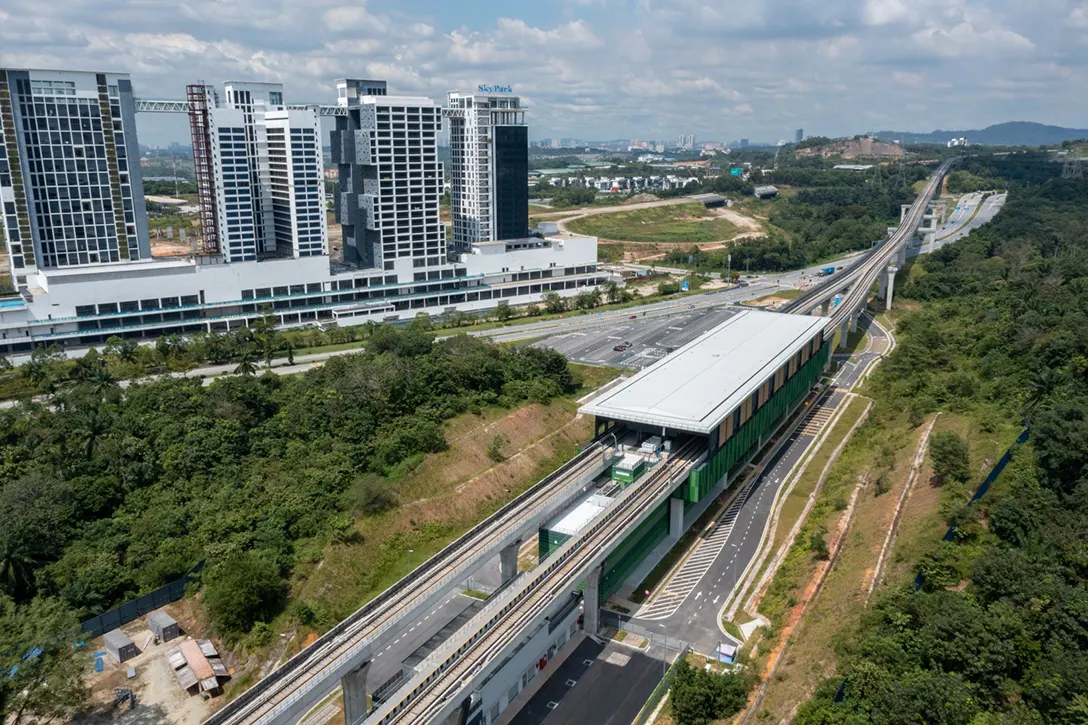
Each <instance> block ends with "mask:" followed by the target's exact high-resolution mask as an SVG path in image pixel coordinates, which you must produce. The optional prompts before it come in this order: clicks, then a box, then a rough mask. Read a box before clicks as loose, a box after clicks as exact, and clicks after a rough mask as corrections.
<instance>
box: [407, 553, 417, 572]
mask: <svg viewBox="0 0 1088 725" xmlns="http://www.w3.org/2000/svg"><path fill="white" fill-rule="evenodd" d="M415 552H416V550H415V549H409V550H408V573H409V574H411V573H412V554H414V553H415Z"/></svg>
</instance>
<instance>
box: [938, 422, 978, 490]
mask: <svg viewBox="0 0 1088 725" xmlns="http://www.w3.org/2000/svg"><path fill="white" fill-rule="evenodd" d="M929 459H930V461H931V462H932V464H933V473H934V475H935V476H936V477H937V480H939V481H941V482H942V483H944V482H948V481H958V482H960V483H966V482H967V481H968V480H970V478H971V460H970V452H969V450H968V448H967V441H965V440H964V439H963V438H962V437H961V436H960V435H958V434H957V433H954V432H952V431H939V432H937V433H934V434H933V435H932V436H931V437H930V439H929Z"/></svg>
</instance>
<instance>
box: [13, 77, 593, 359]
mask: <svg viewBox="0 0 1088 725" xmlns="http://www.w3.org/2000/svg"><path fill="white" fill-rule="evenodd" d="M0 79H2V80H3V86H0V139H2V141H3V143H2V145H0V151H3V155H2V156H0V161H2V162H3V163H2V165H0V201H2V202H3V205H2V207H0V209H2V211H3V214H2V216H0V218H2V219H3V223H4V229H5V240H6V241H7V243H8V249H9V250H10V251H11V252H12V254H11V255H10V257H9V258H10V259H11V260H12V261H11V265H12V272H13V274H14V276H15V279H16V282H17V284H18V286H19V294H17V295H14V296H7V297H4V298H3V299H0V354H11V353H25V352H27V351H29V350H32V349H33V348H34V347H36V346H38V345H50V344H53V343H58V344H61V345H100V344H103V343H105V342H106V341H107V340H108V339H109V338H111V337H113V336H121V337H124V338H127V339H147V338H153V337H156V336H158V335H164V334H181V335H189V334H196V333H199V332H208V333H214V332H226V331H229V330H233V329H236V328H238V327H241V326H245V325H247V324H249V323H250V322H252V321H253V320H255V319H257V318H258V317H260V316H263V315H266V314H269V312H271V314H272V315H274V317H275V319H276V323H277V324H279V325H284V326H288V327H290V326H297V325H314V324H320V325H322V326H327V325H357V324H362V323H366V322H393V321H396V320H407V319H410V318H412V317H414V316H416V315H418V314H420V313H423V314H428V315H449V314H453V313H454V312H459V311H464V312H476V311H484V310H487V309H490V308H494V307H495V306H496V305H520V304H530V303H537V302H539V301H540V299H541V296H542V295H543V294H544V293H546V292H552V291H554V292H556V293H557V294H560V295H565V296H569V295H576V294H578V293H579V292H580V291H582V290H583V289H585V288H587V287H596V286H599V285H601V284H603V283H604V282H605V280H606V276H605V274H604V273H603V272H602V271H601V270H599V269H598V264H597V241H596V239H594V238H593V237H586V236H581V235H577V234H570V233H558V230H557V229H556V228H555V227H554V226H551V227H547V226H543V225H542V228H541V229H540V230H539V231H540V232H541V234H539V235H536V236H533V237H528V228H527V227H528V224H527V220H526V217H527V213H528V209H527V195H528V190H527V183H526V177H527V168H526V166H527V159H526V155H527V150H526V136H525V131H526V129H525V127H524V126H523V125H522V126H518V125H517V124H514V123H511V124H507V123H495V124H493V125H489V126H488V127H487V128H486V133H487V134H488V137H487V138H485V139H477V141H479V142H480V143H485V144H488V150H489V152H490V153H491V157H492V160H491V161H490V163H491V164H492V166H493V167H494V168H495V169H496V171H495V172H493V173H492V174H491V178H490V179H488V181H490V182H491V183H492V184H493V185H494V186H495V189H492V190H489V191H488V193H489V194H490V195H491V198H492V200H494V199H496V198H498V199H504V198H505V199H507V203H508V205H509V206H504V205H503V204H502V203H499V204H498V205H497V206H494V208H493V210H492V212H491V213H492V215H493V221H492V225H493V226H492V235H501V236H506V237H516V238H512V239H510V238H508V239H497V240H495V241H492V240H490V239H488V240H485V241H479V242H476V243H472V244H469V245H468V246H467V247H466V248H462V249H457V250H447V247H446V234H445V227H444V225H443V224H442V222H441V220H440V218H439V210H438V207H439V196H440V195H441V193H442V186H443V168H442V164H441V163H439V161H438V152H437V135H438V133H439V132H440V130H441V128H442V122H443V121H442V109H441V107H440V106H439V105H438V104H436V103H435V102H433V101H432V100H431V99H428V98H416V97H396V96H389V95H387V93H386V85H385V82H384V81H365V80H355V79H345V80H341V81H339V82H338V84H337V86H338V93H339V98H338V99H337V103H336V104H335V105H290V106H289V105H286V104H285V103H284V99H283V92H282V89H281V87H280V86H279V84H267V83H248V82H247V83H237V82H232V83H228V84H227V86H226V88H225V91H224V92H219V91H217V90H216V89H215V88H212V87H210V86H207V85H204V84H203V83H198V84H193V85H190V86H188V87H187V89H186V95H185V99H184V100H170V101H144V100H138V99H134V98H133V97H132V89H131V86H130V85H129V84H128V82H127V80H126V79H124V78H122V77H118V76H114V75H100V74H93V73H90V74H88V73H67V72H66V73H59V72H48V73H47V72H37V71H29V72H28V71H10V70H3V69H0ZM9 81H10V83H9ZM73 98H74V99H85V100H84V101H79V100H76V101H73V100H71V99H73ZM501 102H502V103H505V104H506V108H505V110H504V111H503V112H502V113H506V112H509V111H514V112H516V111H519V110H520V109H517V108H510V106H509V104H510V102H511V99H510V98H502V99H501ZM39 106H40V107H39ZM24 107H25V108H24ZM486 107H488V108H489V107H490V102H488V104H487V106H486ZM497 108H503V106H501V105H497ZM126 109H127V110H126ZM137 111H144V112H165V113H185V114H186V115H187V116H188V119H189V124H190V131H191V136H192V139H193V162H194V170H195V180H196V186H197V191H198V196H199V198H200V205H199V213H198V214H199V215H198V216H197V217H195V218H194V219H193V220H192V222H193V223H195V224H196V225H198V226H199V234H198V235H197V236H198V238H199V239H200V245H201V246H200V249H199V250H194V251H197V253H191V254H180V255H179V254H171V255H169V256H165V255H163V256H156V257H154V258H152V257H151V254H150V246H151V245H150V243H149V239H148V235H147V231H146V229H147V227H146V220H145V219H144V216H145V213H144V204H143V197H142V188H141V186H142V185H141V184H140V179H139V173H138V168H139V165H138V163H137V162H136V158H137V156H136V153H137V149H138V145H137V143H136V137H135V124H134V123H133V113H134V112H137ZM502 113H500V116H499V118H498V120H499V121H501V120H503V118H504V117H503V116H502ZM518 115H520V114H518ZM320 116H327V117H330V118H335V121H336V130H335V131H333V133H332V136H331V139H330V141H331V145H332V158H333V163H334V164H335V165H336V169H337V174H338V176H339V179H340V185H341V189H340V191H341V193H340V194H338V195H337V196H336V198H335V200H334V201H335V207H336V214H337V219H338V220H339V221H340V222H341V223H342V228H343V232H344V248H343V258H342V259H339V258H338V255H337V254H336V253H335V250H332V249H330V248H329V244H328V230H327V220H326V212H325V194H324V179H323V169H322V153H321V137H320V125H319V120H320ZM521 117H522V118H523V116H521ZM111 129H112V132H111ZM477 130H478V131H479V130H481V129H477ZM508 136H509V137H508ZM129 159H131V160H132V161H133V165H132V167H130V166H129V165H128V161H129ZM465 172H466V173H467V169H466V170H465ZM460 173H461V172H458V173H455V174H454V181H453V183H454V185H456V186H458V187H459V188H464V187H467V183H465V182H464V180H463V179H461V177H460V175H459V174H460ZM514 218H520V221H513V222H511V221H509V220H510V219H514ZM69 220H70V221H69ZM76 225H82V227H83V228H81V230H80V232H79V234H77V235H74V236H68V234H69V233H70V232H72V230H74V229H75V228H76ZM57 229H60V230H62V231H63V232H64V233H63V234H60V233H56V230H57ZM504 229H508V230H509V231H504ZM50 234H52V236H50ZM111 234H112V235H113V236H112V237H111V236H110V235H111ZM527 237H528V238H527ZM111 239H113V240H115V241H114V244H113V246H110V244H109V240H111ZM118 239H119V240H120V241H121V243H120V244H117V243H116V240H118ZM58 240H59V241H58ZM103 240H104V241H103ZM31 242H33V244H32V243H31ZM61 242H63V244H61ZM164 251H165V250H164ZM171 251H172V250H171ZM16 265H18V267H17V268H16Z"/></svg>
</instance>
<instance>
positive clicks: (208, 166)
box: [185, 83, 219, 254]
mask: <svg viewBox="0 0 1088 725" xmlns="http://www.w3.org/2000/svg"><path fill="white" fill-rule="evenodd" d="M208 92H209V89H208V87H207V86H205V85H204V84H203V83H196V84H192V85H188V86H186V87H185V97H186V100H187V101H188V105H189V131H190V133H191V134H192V138H193V171H194V175H195V177H196V193H197V198H198V200H199V203H200V231H201V236H202V238H203V245H204V253H205V254H218V253H219V219H218V217H217V215H216V211H215V209H216V204H215V174H214V172H213V170H212V148H211V146H212V137H211V119H210V118H209V115H208V100H209V99H208ZM212 93H214V91H212Z"/></svg>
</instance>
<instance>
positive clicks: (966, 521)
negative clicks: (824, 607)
mask: <svg viewBox="0 0 1088 725" xmlns="http://www.w3.org/2000/svg"><path fill="white" fill-rule="evenodd" d="M961 169H963V170H964V171H965V172H967V173H969V174H971V175H972V176H975V177H979V178H986V179H997V180H1000V181H1001V182H1002V184H1003V185H1006V186H1010V187H1012V191H1011V194H1010V197H1009V201H1008V204H1007V205H1006V207H1005V209H1004V210H1003V212H1002V213H1001V214H1000V215H998V217H997V218H996V219H995V220H994V221H993V222H992V223H991V224H989V225H988V226H986V227H983V228H981V229H979V230H976V231H974V232H972V234H971V235H970V236H969V237H968V238H967V239H965V240H962V241H959V242H957V243H955V244H952V245H949V246H947V247H945V248H944V249H942V250H941V251H939V252H937V253H935V254H933V255H930V256H928V257H924V258H919V261H918V262H917V264H918V265H920V266H921V270H920V271H919V270H914V273H913V274H911V275H910V281H909V282H907V283H906V284H904V285H903V286H902V288H901V292H900V294H901V295H903V296H904V297H905V298H909V299H914V300H919V301H923V302H924V304H923V306H922V307H921V309H919V310H917V311H914V312H910V313H908V314H906V315H905V316H904V317H903V319H902V321H901V322H900V324H899V326H898V339H899V345H898V348H897V349H896V351H895V353H894V354H893V355H892V356H891V357H890V358H889V359H888V360H887V361H886V362H885V363H884V364H883V365H882V366H881V367H880V369H879V370H878V372H877V373H876V375H875V376H874V382H875V384H876V385H877V386H879V387H880V389H881V390H882V393H883V395H885V396H886V397H887V398H889V399H890V400H891V401H893V403H895V404H898V405H901V406H902V409H908V408H909V409H913V410H915V411H916V412H918V413H925V412H929V411H932V410H936V409H942V410H953V411H959V412H962V413H966V414H969V415H972V416H974V417H976V418H977V419H978V420H979V421H980V422H981V423H982V424H983V425H985V424H986V422H987V421H988V420H989V421H994V420H1013V421H1019V420H1021V419H1022V418H1027V419H1028V420H1029V421H1030V424H1031V438H1030V442H1029V444H1028V445H1026V446H1025V447H1023V448H1021V449H1020V450H1019V452H1018V453H1017V455H1016V456H1015V458H1014V462H1013V464H1012V465H1011V466H1010V467H1009V468H1008V469H1007V470H1006V472H1005V473H1004V474H1003V477H1002V479H1001V481H1000V487H999V488H1000V490H1001V491H1003V492H1004V493H1003V494H1000V495H998V496H996V497H990V498H987V499H985V500H984V506H983V507H982V510H981V511H975V510H974V509H971V510H968V509H966V508H963V507H959V508H956V509H955V510H952V511H948V512H947V515H948V518H949V519H950V520H956V521H957V522H958V524H957V528H956V535H955V537H954V539H953V541H951V542H943V543H938V542H934V549H933V551H932V552H930V553H929V554H928V555H927V556H925V557H924V558H923V560H922V561H921V562H920V564H919V571H920V572H921V573H922V574H923V575H924V584H923V586H922V587H921V588H920V589H918V590H915V589H914V587H912V586H907V587H904V588H902V589H897V590H894V591H890V592H888V593H886V594H885V596H884V597H883V598H882V599H881V600H880V601H879V602H878V603H877V604H876V605H875V606H874V608H873V610H872V611H871V612H870V613H869V614H868V615H867V618H866V620H865V621H864V622H863V624H862V627H861V631H860V632H859V634H858V636H857V637H856V639H854V640H852V641H849V642H844V643H842V645H841V647H840V651H839V652H838V660H839V672H840V673H841V674H840V676H837V677H834V678H831V679H829V680H827V681H826V682H825V683H824V685H823V686H822V687H821V688H820V690H819V691H818V692H817V693H816V695H815V696H814V697H813V698H812V699H811V700H810V701H808V702H807V703H804V704H803V705H802V706H801V708H800V710H799V712H798V715H797V718H796V722H798V723H802V724H803V725H812V724H814V723H860V722H876V723H918V722H932V723H963V724H965V725H966V724H968V723H972V724H978V725H982V724H989V723H1041V722H1054V723H1083V722H1088V586H1086V585H1088V557H1086V555H1085V542H1086V541H1088V185H1085V183H1084V182H1082V181H1063V180H1061V179H1060V178H1055V177H1056V176H1057V175H1058V173H1059V171H1060V166H1058V165H1055V164H1052V163H1048V162H1047V161H1046V159H1045V156H1043V155H1040V154H1020V155H1015V156H1011V157H999V158H994V157H980V158H973V159H968V160H966V162H965V164H964V165H963V166H962V167H961ZM919 272H920V273H919Z"/></svg>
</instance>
